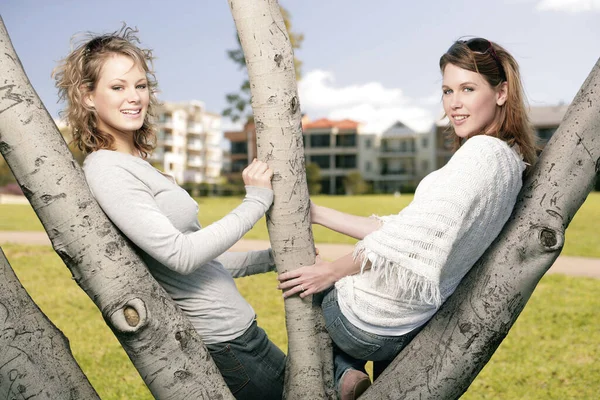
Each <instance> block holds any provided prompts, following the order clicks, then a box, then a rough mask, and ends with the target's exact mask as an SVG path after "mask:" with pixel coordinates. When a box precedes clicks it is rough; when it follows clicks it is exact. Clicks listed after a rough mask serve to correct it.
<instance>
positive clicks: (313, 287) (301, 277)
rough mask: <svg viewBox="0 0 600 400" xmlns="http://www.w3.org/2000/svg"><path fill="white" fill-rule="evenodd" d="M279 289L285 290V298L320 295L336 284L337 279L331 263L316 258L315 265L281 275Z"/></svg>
mask: <svg viewBox="0 0 600 400" xmlns="http://www.w3.org/2000/svg"><path fill="white" fill-rule="evenodd" d="M277 279H278V280H279V285H278V286H277V289H280V290H283V297H284V298H288V297H290V296H293V295H295V294H299V295H300V297H301V298H305V297H306V296H310V295H312V294H316V293H320V292H322V291H324V290H326V289H328V288H330V287H331V286H333V285H334V284H335V282H336V281H337V278H336V277H335V275H334V274H333V269H332V267H331V263H330V262H327V261H323V260H322V259H321V257H319V256H317V257H316V258H315V263H314V264H313V265H307V266H304V267H300V268H298V269H295V270H293V271H289V272H285V273H283V274H280V275H279V276H278V277H277Z"/></svg>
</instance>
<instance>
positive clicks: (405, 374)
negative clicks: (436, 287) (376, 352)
mask: <svg viewBox="0 0 600 400" xmlns="http://www.w3.org/2000/svg"><path fill="white" fill-rule="evenodd" d="M599 134H600V60H599V61H598V62H597V63H596V65H595V66H594V68H593V69H592V72H591V73H590V75H589V77H588V78H587V80H586V81H585V82H584V84H583V86H582V87H581V89H580V91H579V93H578V94H577V96H576V97H575V99H574V100H573V102H572V103H571V105H570V107H569V109H568V110H567V113H566V115H565V117H564V119H563V121H562V122H561V124H560V127H559V128H558V130H557V132H556V133H555V134H554V136H553V137H552V139H551V140H550V142H549V143H548V144H547V145H546V148H545V149H544V151H543V153H542V154H541V156H540V159H539V161H538V162H537V164H536V165H535V167H534V168H533V170H532V171H531V173H530V174H529V176H528V177H527V178H526V180H525V182H524V185H523V189H522V190H521V193H520V195H519V198H518V200H517V204H516V206H515V209H514V211H513V215H512V217H511V218H510V219H509V221H508V222H507V224H506V225H505V227H504V229H503V231H502V233H501V234H500V236H499V237H498V238H497V239H496V241H495V242H494V243H493V244H492V246H491V247H490V248H489V249H488V251H487V252H486V253H485V254H484V255H483V256H482V258H481V259H480V260H479V261H478V262H477V264H475V266H474V267H473V269H472V270H471V271H470V273H469V274H468V275H467V276H466V277H465V279H464V280H463V281H462V282H461V284H460V286H459V288H458V289H457V291H456V292H455V293H454V294H453V295H452V296H451V297H450V299H448V301H446V303H445V304H444V305H443V306H442V308H441V309H440V310H439V311H438V312H437V314H436V315H435V316H434V317H433V319H432V320H431V321H430V322H429V323H428V324H427V326H426V327H425V328H424V329H423V330H422V331H421V332H420V333H419V334H418V335H417V336H416V337H415V339H414V340H413V341H412V342H411V343H410V344H409V345H408V346H407V348H406V349H404V350H403V351H402V352H401V353H400V354H399V355H398V357H396V360H394V362H393V363H392V364H391V365H390V366H389V367H388V368H387V370H386V371H385V373H384V374H382V375H381V377H380V379H378V380H377V381H376V382H375V384H374V385H373V386H372V387H371V388H370V389H369V390H368V391H367V392H366V393H365V394H364V396H363V397H362V398H364V399H398V398H402V399H454V398H458V397H460V396H461V395H462V394H463V393H464V392H465V391H466V390H467V388H468V387H469V385H470V384H471V382H472V381H473V380H474V379H475V377H476V376H477V374H478V373H479V372H480V371H481V369H482V368H483V367H484V365H485V364H486V363H487V362H488V361H489V359H490V358H491V356H492V354H493V353H494V351H495V350H496V348H497V347H498V346H499V345H500V343H501V342H502V340H503V339H504V338H505V337H506V335H507V334H508V331H509V329H510V328H511V327H512V325H513V324H514V322H515V321H516V319H517V317H518V316H519V314H520V313H521V311H522V310H523V308H524V307H525V304H526V303H527V301H528V300H529V297H530V296H531V293H532V292H533V290H534V289H535V287H536V285H537V283H538V282H539V280H540V279H541V278H542V276H543V275H544V274H545V273H546V271H547V270H548V269H549V268H550V267H551V266H552V264H553V263H554V261H555V260H556V258H557V257H558V255H559V253H560V251H561V250H562V247H563V244H564V237H565V230H566V229H567V226H568V225H569V223H570V222H571V220H572V219H573V216H574V215H575V213H576V212H577V210H578V209H579V207H580V206H581V205H582V204H583V202H584V201H585V199H586V197H587V195H588V194H589V192H590V191H591V190H592V188H593V186H594V182H595V180H596V175H597V174H598V173H599V171H600V135H599Z"/></svg>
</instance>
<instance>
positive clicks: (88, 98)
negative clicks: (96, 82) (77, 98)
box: [79, 85, 94, 108]
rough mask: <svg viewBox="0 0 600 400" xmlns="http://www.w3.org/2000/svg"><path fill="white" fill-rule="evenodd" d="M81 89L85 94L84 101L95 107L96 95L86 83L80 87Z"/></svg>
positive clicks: (90, 106)
mask: <svg viewBox="0 0 600 400" xmlns="http://www.w3.org/2000/svg"><path fill="white" fill-rule="evenodd" d="M79 88H80V89H81V93H82V94H83V96H82V97H83V102H84V103H85V105H86V106H88V107H89V108H94V96H93V93H92V92H91V91H90V90H89V89H88V88H87V86H86V85H81V86H80V87H79Z"/></svg>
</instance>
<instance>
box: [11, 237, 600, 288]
mask: <svg viewBox="0 0 600 400" xmlns="http://www.w3.org/2000/svg"><path fill="white" fill-rule="evenodd" d="M5 243H18V244H33V245H47V246H49V245H50V240H49V239H48V236H47V235H46V232H9V231H0V246H1V245H3V244H5ZM268 247H269V242H268V241H266V240H240V241H239V242H238V243H236V244H235V245H234V246H233V247H232V248H231V250H233V251H248V250H260V249H266V248H268ZM318 247H319V252H320V253H321V256H322V257H323V258H325V259H329V260H332V259H335V258H338V257H341V256H343V255H346V254H348V253H350V252H351V251H352V249H353V246H352V245H348V244H323V243H321V244H319V245H318ZM548 273H559V274H565V275H572V276H587V277H592V278H598V279H600V259H597V258H585V257H568V256H560V257H558V259H557V260H556V262H555V263H554V265H553V266H552V267H551V268H550V270H549V271H548Z"/></svg>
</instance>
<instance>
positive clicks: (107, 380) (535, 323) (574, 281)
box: [3, 203, 600, 400]
mask: <svg viewBox="0 0 600 400" xmlns="http://www.w3.org/2000/svg"><path fill="white" fill-rule="evenodd" d="M215 204H216V203H215ZM336 204H337V203H336ZM337 205H338V206H339V207H340V208H341V207H342V205H340V204H337ZM3 248H4V252H5V253H6V255H7V257H8V259H9V261H10V262H11V265H12V267H13V269H14V270H15V271H16V273H17V275H18V276H19V279H20V280H21V282H22V283H23V285H24V286H25V288H26V289H27V291H28V292H29V293H30V295H31V296H32V298H33V299H34V300H35V302H36V303H37V304H38V305H39V306H40V308H41V309H42V310H43V311H44V313H46V315H47V316H48V317H49V318H50V319H51V320H52V321H53V322H54V323H55V324H56V325H57V326H58V328H59V329H61V330H62V331H63V332H64V333H65V335H66V336H67V337H68V338H69V339H70V342H71V348H72V350H73V353H74V355H75V358H76V359H77V361H78V362H79V364H80V365H81V367H82V369H83V370H84V372H85V373H86V375H87V376H88V378H89V379H90V381H91V383H92V385H93V386H94V387H95V388H96V390H97V391H98V393H99V394H100V397H101V398H102V399H107V400H113V399H128V400H141V399H148V400H150V399H152V396H151V395H150V393H149V392H148V390H147V389H146V387H145V386H144V384H143V382H142V380H141V378H140V377H139V376H138V374H137V372H136V370H135V369H134V367H133V366H132V364H131V362H130V361H129V359H128V358H127V356H126V355H125V353H124V351H123V350H122V348H121V346H120V345H119V343H118V342H117V340H116V339H115V338H114V336H113V335H112V333H111V331H110V330H109V329H108V327H107V326H106V325H105V323H104V321H103V319H102V317H101V315H100V313H99V311H98V310H97V308H96V307H95V305H94V304H93V303H92V302H91V300H89V299H88V297H87V296H86V295H85V293H84V292H83V291H82V290H80V289H79V287H78V286H77V285H76V283H75V282H74V281H73V280H72V279H71V275H70V273H69V271H68V270H67V268H66V267H65V266H64V265H63V263H62V261H61V260H60V259H59V258H58V256H57V255H56V254H55V253H54V251H53V250H52V249H51V248H50V247H40V246H20V245H5V246H3ZM237 284H238V287H239V289H240V291H241V292H242V294H243V295H244V296H245V297H246V299H248V301H249V302H250V303H251V304H252V306H253V307H254V309H255V310H256V312H257V314H258V320H259V324H260V325H261V326H262V327H263V328H264V329H265V330H266V331H267V333H268V334H269V337H270V338H271V339H272V340H273V341H274V342H275V343H276V344H277V345H278V346H280V347H281V348H282V349H283V350H284V351H285V349H286V348H287V339H286V333H285V324H284V312H283V301H282V298H281V296H280V294H279V292H278V291H277V290H275V286H276V280H275V274H274V273H269V274H265V275H260V276H254V277H248V278H242V279H238V280H237ZM599 292H600V280H597V279H589V278H574V277H567V276H561V275H548V276H545V277H544V278H543V279H542V281H541V282H540V284H539V285H538V287H537V289H536V290H535V292H534V294H533V296H532V297H531V300H530V301H529V303H528V304H527V306H526V307H525V310H524V311H523V313H522V314H521V316H520V317H519V319H518V320H517V322H516V324H515V325H514V327H513V329H512V330H511V331H510V333H509V335H508V337H507V338H506V339H505V340H504V342H503V343H502V344H501V346H500V348H499V349H498V351H497V352H496V354H495V355H494V356H493V357H492V359H491V361H490V362H489V363H488V365H487V366H486V367H485V368H484V369H483V371H482V372H481V374H480V375H479V376H478V377H477V379H476V380H475V381H474V382H473V384H472V385H471V388H470V389H469V390H468V391H467V393H466V394H465V396H464V397H463V398H465V399H561V400H562V399H574V398H578V399H592V398H597V396H598V393H600V380H599V379H598V377H599V376H600V363H598V362H597V360H599V359H600V336H599V335H598V332H599V331H600V323H599V322H598V319H599V318H598V317H599V315H598V310H599V309H600V297H599V296H598V295H597V294H598V293H599Z"/></svg>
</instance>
